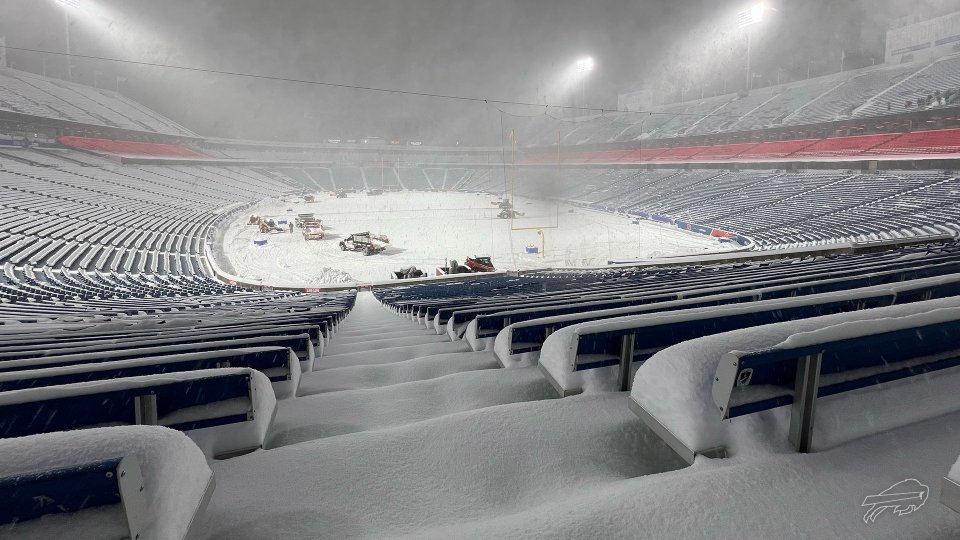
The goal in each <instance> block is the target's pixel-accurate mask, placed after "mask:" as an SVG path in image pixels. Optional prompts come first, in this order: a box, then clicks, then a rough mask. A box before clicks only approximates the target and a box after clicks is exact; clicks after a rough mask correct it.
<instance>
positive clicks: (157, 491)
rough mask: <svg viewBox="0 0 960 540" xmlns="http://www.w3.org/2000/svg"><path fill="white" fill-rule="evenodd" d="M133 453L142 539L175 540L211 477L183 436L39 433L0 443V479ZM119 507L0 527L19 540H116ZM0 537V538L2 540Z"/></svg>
mask: <svg viewBox="0 0 960 540" xmlns="http://www.w3.org/2000/svg"><path fill="white" fill-rule="evenodd" d="M130 454H132V455H134V456H136V458H137V460H138V461H139V463H140V468H141V471H142V473H143V483H144V492H145V495H146V501H147V512H148V516H147V523H146V529H145V534H144V538H183V537H184V535H185V534H186V533H187V530H188V529H189V527H190V525H191V523H192V522H193V520H194V518H195V516H196V514H197V513H198V512H200V511H202V508H203V506H204V504H205V495H208V494H207V490H208V488H209V489H212V488H213V473H212V472H211V470H210V467H209V466H208V465H207V461H206V459H205V458H204V455H203V452H201V451H200V449H199V448H197V446H196V445H195V444H194V443H193V442H192V441H191V440H190V439H189V438H188V437H187V436H186V435H184V434H183V433H180V432H178V431H174V430H172V429H167V428H164V427H158V426H123V427H108V428H98V429H84V430H78V431H70V432H58V433H47V434H42V435H33V436H30V437H21V438H17V439H6V440H3V441H0V477H8V476H14V475H18V474H24V473H33V472H40V471H44V470H52V469H57V468H61V467H68V466H72V465H77V464H80V463H89V462H94V461H100V460H103V459H110V458H115V457H120V456H126V455H130ZM125 523H126V521H125V517H123V510H122V509H121V508H120V505H115V506H106V507H95V508H90V509H87V510H82V511H80V512H74V513H70V514H58V515H49V516H45V517H43V518H41V519H36V520H31V521H25V522H22V523H15V524H10V525H4V526H2V527H0V533H4V534H7V533H9V534H12V535H13V536H15V537H16V538H22V539H38V540H39V539H44V540H45V539H49V538H78V539H79V538H122V537H124V536H126V535H127V531H126V529H125ZM4 534H0V536H4Z"/></svg>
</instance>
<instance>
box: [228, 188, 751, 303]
mask: <svg viewBox="0 0 960 540" xmlns="http://www.w3.org/2000/svg"><path fill="white" fill-rule="evenodd" d="M316 197H317V202H314V203H305V202H302V200H301V199H300V198H292V199H288V200H280V199H268V200H266V201H263V202H262V203H260V204H259V205H257V206H255V207H254V208H251V209H250V213H251V214H257V215H260V216H263V217H267V218H272V219H274V220H277V221H279V220H291V221H292V220H293V219H294V217H295V216H296V214H299V213H313V214H315V215H316V216H317V217H318V218H320V219H321V220H322V221H323V224H324V228H325V229H326V237H325V238H324V239H323V240H312V241H307V240H304V238H303V236H302V235H301V233H300V230H299V229H294V233H293V234H290V233H288V232H284V233H275V234H266V235H263V234H260V233H259V231H258V230H257V228H256V227H255V226H253V225H247V220H248V218H249V216H248V215H241V216H240V217H238V218H237V219H236V220H235V221H234V222H233V223H231V224H229V225H228V226H227V230H226V231H224V233H225V234H224V240H223V242H224V246H223V249H224V253H225V255H226V257H227V259H228V260H229V262H230V264H231V265H232V267H233V268H234V269H235V272H236V274H237V275H238V276H241V277H243V278H247V279H253V280H257V279H262V280H263V284H265V285H273V286H284V285H286V286H312V285H319V284H322V283H337V282H340V283H342V282H349V281H353V280H357V281H381V280H386V279H389V278H390V275H391V272H393V271H396V270H400V269H401V268H407V267H410V266H416V267H418V268H420V269H421V270H424V271H425V272H427V273H428V274H430V275H432V274H433V270H434V269H435V268H436V267H438V266H443V265H444V262H445V261H446V260H456V261H457V262H459V263H461V264H462V263H463V261H464V259H465V258H466V257H474V256H491V257H492V258H493V262H494V265H496V267H497V268H498V269H501V270H525V269H533V268H543V267H580V266H596V265H604V264H606V263H607V261H608V260H611V259H632V258H649V257H658V256H670V255H693V254H703V253H708V252H715V251H726V250H730V249H733V246H732V245H730V244H721V243H720V242H719V241H718V240H717V239H716V238H710V237H707V236H703V235H699V234H695V233H690V232H686V231H680V230H677V229H675V228H672V227H666V226H662V225H657V224H654V223H652V222H641V223H640V224H639V225H634V224H632V223H631V221H632V220H631V219H630V218H627V217H624V216H616V215H612V214H608V213H603V212H596V211H592V210H585V209H582V208H574V207H571V206H566V205H562V206H560V207H559V208H558V206H557V205H556V203H544V202H540V201H533V200H525V199H517V203H516V205H517V206H516V207H517V210H518V211H520V212H523V213H524V214H525V215H524V216H523V217H520V218H517V219H515V220H512V221H511V220H509V219H497V217H496V216H497V214H498V213H499V211H500V210H499V209H498V208H497V207H496V206H495V205H493V204H491V202H494V201H496V198H495V197H492V196H490V195H487V194H467V193H423V192H401V193H385V194H383V195H377V196H368V195H366V194H354V193H351V194H350V195H349V196H348V197H347V198H344V199H338V198H335V197H332V196H331V195H330V194H325V193H320V194H317V195H316ZM557 224H559V227H558V228H551V227H552V226H553V225H557ZM538 231H542V232H543V235H544V237H543V238H542V239H541V237H540V235H539V232H538ZM359 232H370V233H373V234H383V235H386V236H387V237H389V239H390V245H389V247H388V248H387V250H386V251H385V252H384V253H381V254H379V255H373V256H369V257H365V256H364V255H363V254H361V253H357V252H351V251H346V252H344V251H341V250H340V248H339V243H340V241H341V240H343V239H345V238H346V237H348V236H350V235H351V234H353V233H359ZM254 239H266V240H267V244H266V245H265V246H255V245H254V243H253V241H254ZM527 246H535V247H537V248H540V247H543V248H544V249H543V253H542V254H540V255H538V254H527V253H526V248H527Z"/></svg>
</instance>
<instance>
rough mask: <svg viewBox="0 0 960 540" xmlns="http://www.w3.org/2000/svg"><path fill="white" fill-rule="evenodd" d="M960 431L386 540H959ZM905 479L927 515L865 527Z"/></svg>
mask: <svg viewBox="0 0 960 540" xmlns="http://www.w3.org/2000/svg"><path fill="white" fill-rule="evenodd" d="M581 397H584V396H581ZM567 399H572V398H567ZM564 401H566V400H564ZM951 426H952V429H951ZM958 429H960V413H953V414H951V415H947V416H944V417H939V418H935V419H932V420H927V421H924V422H920V423H917V424H913V425H910V426H906V427H904V428H902V429H898V430H894V431H892V432H885V433H880V434H876V435H872V436H869V437H866V438H863V439H859V440H856V441H852V442H850V443H847V444H845V445H843V446H841V447H838V448H834V449H830V450H827V451H824V452H817V453H813V454H806V455H803V456H799V455H797V454H795V453H792V452H790V453H784V454H769V455H764V456H761V457H760V459H757V456H740V457H733V458H729V459H707V458H702V457H701V458H698V460H697V461H696V463H695V464H694V465H693V466H690V467H687V468H684V469H678V470H673V471H665V472H662V473H660V474H654V475H647V476H642V477H636V478H630V479H625V480H622V481H617V482H608V483H596V484H591V485H582V486H579V487H578V488H577V489H570V490H565V491H564V492H563V493H557V495H556V496H555V497H553V498H552V499H550V500H546V501H543V500H531V501H528V502H527V503H526V504H524V503H518V504H517V505H516V506H515V507H514V508H512V509H510V510H509V511H506V512H503V513H500V514H496V515H489V514H488V515H485V516H483V517H482V518H479V519H473V520H462V521H461V522H459V523H453V524H437V525H432V526H431V527H430V528H428V529H420V530H417V531H415V532H411V533H406V534H404V535H402V536H401V535H399V534H398V531H388V532H387V533H385V535H389V536H391V537H395V538H404V539H410V540H414V539H416V540H446V539H449V538H457V539H458V540H473V539H477V540H480V539H487V538H522V539H526V540H533V539H541V538H542V539H551V540H553V539H558V538H564V539H581V538H591V539H592V538H597V539H604V540H636V539H651V540H652V539H656V540H660V539H665V540H717V539H724V540H726V539H749V540H754V539H757V540H761V539H763V540H766V539H800V538H818V539H820V538H823V539H826V538H839V539H844V540H847V539H850V540H853V539H857V540H905V539H924V540H956V538H957V537H958V534H957V531H958V530H960V515H957V514H956V513H955V512H953V511H952V510H950V509H948V508H947V507H945V506H943V505H941V504H939V503H938V502H937V498H938V497H939V493H938V488H937V487H936V486H937V485H938V484H939V481H940V478H941V477H942V475H943V471H944V470H945V467H946V466H947V465H945V464H947V463H952V462H953V460H954V459H955V457H956V454H957V435H958ZM907 478H915V479H917V480H918V481H919V482H921V483H922V484H924V485H926V486H928V487H930V489H931V492H930V494H929V496H928V499H927V501H926V503H925V504H924V505H923V506H922V507H921V508H919V509H918V510H917V511H915V512H913V513H911V514H907V515H903V516H899V515H897V514H895V513H893V511H892V510H889V509H888V510H886V511H885V512H884V513H883V514H882V515H881V516H880V517H879V518H878V519H877V521H876V522H875V523H864V520H863V517H864V514H866V513H867V511H868V510H869V508H865V507H863V506H862V505H861V503H862V502H863V500H864V498H865V497H867V496H868V495H876V494H879V493H881V492H882V491H884V490H886V489H888V488H889V487H890V486H892V485H894V484H895V483H897V482H900V481H903V480H904V479H907ZM304 538H305V537H304ZM218 540H219V539H218Z"/></svg>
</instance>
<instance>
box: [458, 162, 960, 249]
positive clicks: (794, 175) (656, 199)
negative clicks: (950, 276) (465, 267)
mask: <svg viewBox="0 0 960 540" xmlns="http://www.w3.org/2000/svg"><path fill="white" fill-rule="evenodd" d="M838 151H839V150H838ZM518 175H519V176H520V180H518V181H517V183H516V186H517V187H516V190H515V193H516V194H517V195H521V196H522V195H529V196H533V197H536V196H537V194H538V193H539V192H540V187H539V186H540V183H539V180H538V178H539V176H538V175H539V173H536V172H533V171H521V172H519V173H518ZM554 178H556V180H557V181H556V183H557V184H559V185H558V186H555V188H554V190H555V192H556V193H559V194H560V197H561V198H562V199H564V200H567V201H569V202H571V203H573V204H582V205H589V206H590V207H592V208H595V209H599V210H605V211H613V212H621V213H625V214H630V215H632V216H637V217H640V218H641V219H649V220H654V221H660V222H665V223H668V224H677V225H678V226H681V228H686V226H685V224H697V225H700V226H705V227H706V234H710V232H711V229H714V230H720V231H735V232H736V233H739V234H741V235H744V236H746V237H749V238H751V239H752V240H754V241H755V242H756V243H757V244H758V245H759V246H760V247H770V246H783V245H812V244H823V243H835V242H838V241H843V240H880V239H887V238H898V237H910V236H923V235H930V234H944V233H954V232H955V231H957V230H958V224H960V214H958V213H957V212H956V211H955V207H956V205H957V203H958V197H960V191H958V190H957V189H956V184H957V181H958V180H957V177H956V175H955V174H953V173H952V172H949V171H919V172H900V171H889V172H880V173H861V172H854V171H845V170H810V171H797V172H777V171H770V172H762V171H749V170H748V171H725V170H711V169H704V170H690V171H685V170H674V169H663V170H651V171H639V172H638V171H632V170H630V169H597V168H575V167H569V166H568V167H564V172H563V174H561V175H559V176H554ZM491 187H492V189H490V188H491ZM459 189H461V190H464V191H484V190H488V191H490V192H492V193H498V192H500V191H501V190H502V188H500V187H499V186H498V185H497V184H496V183H494V184H493V185H492V186H489V185H485V184H483V185H482V184H480V183H479V182H467V183H466V184H463V185H461V187H460V188H459Z"/></svg>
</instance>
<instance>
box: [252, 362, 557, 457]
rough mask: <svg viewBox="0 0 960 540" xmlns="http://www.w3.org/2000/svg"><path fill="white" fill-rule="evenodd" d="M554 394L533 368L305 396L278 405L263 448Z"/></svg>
mask: <svg viewBox="0 0 960 540" xmlns="http://www.w3.org/2000/svg"><path fill="white" fill-rule="evenodd" d="M556 396H557V393H556V391H555V390H554V389H553V387H552V386H550V383H548V382H547V381H546V379H544V378H543V375H541V374H540V370H539V369H538V368H536V367H530V368H518V369H511V370H506V369H485V370H481V371H469V372H465V373H455V374H452V375H446V376H444V377H439V378H436V379H430V380H426V381H414V382H408V383H403V384H397V385H393V386H387V387H381V388H371V389H365V390H349V391H345V392H332V393H326V394H319V395H314V396H305V397H300V398H297V399H291V400H286V401H284V402H281V403H280V404H279V405H278V410H277V415H276V417H275V418H274V421H273V424H272V427H271V430H270V434H269V435H268V436H267V437H268V443H267V445H266V446H267V447H269V448H275V447H278V446H286V445H289V444H296V443H299V442H303V441H309V440H314V439H320V438H324V437H333V436H337V435H344V434H347V433H355V432H358V431H370V430H374V429H386V428H391V427H396V426H402V425H406V424H412V423H414V422H419V421H422V420H427V419H429V418H437V417H440V416H445V415H448V414H454V413H458V412H463V411H470V410H475V409H481V408H484V407H492V406H495V405H504V404H507V403H517V402H521V401H538V400H544V399H551V398H556Z"/></svg>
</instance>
